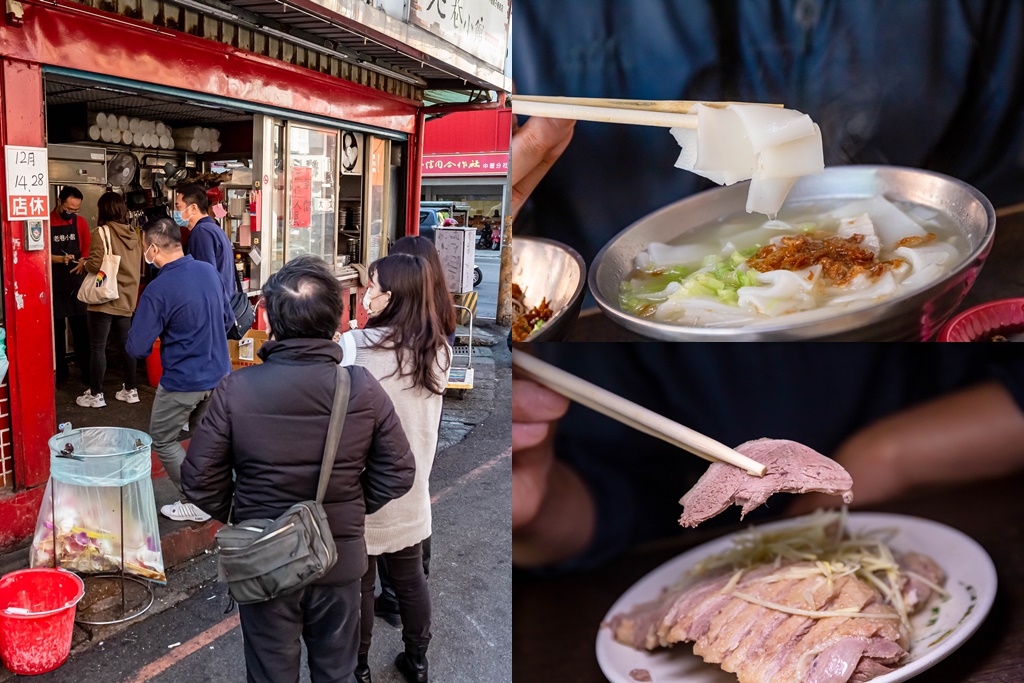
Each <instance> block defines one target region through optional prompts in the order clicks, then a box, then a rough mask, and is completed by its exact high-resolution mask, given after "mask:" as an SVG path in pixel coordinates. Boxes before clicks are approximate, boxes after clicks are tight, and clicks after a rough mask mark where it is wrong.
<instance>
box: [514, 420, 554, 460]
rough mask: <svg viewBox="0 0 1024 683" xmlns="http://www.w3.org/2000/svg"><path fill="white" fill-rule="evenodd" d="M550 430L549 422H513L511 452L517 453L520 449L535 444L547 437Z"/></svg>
mask: <svg viewBox="0 0 1024 683" xmlns="http://www.w3.org/2000/svg"><path fill="white" fill-rule="evenodd" d="M550 431H551V423H550V422H525V423H513V424H512V452H513V453H519V451H521V450H525V449H527V448H532V447H534V446H536V445H537V444H539V443H541V442H542V441H544V439H546V438H547V436H548V433H549V432H550ZM517 457H518V456H517Z"/></svg>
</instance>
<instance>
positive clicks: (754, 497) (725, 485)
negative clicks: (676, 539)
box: [679, 439, 853, 527]
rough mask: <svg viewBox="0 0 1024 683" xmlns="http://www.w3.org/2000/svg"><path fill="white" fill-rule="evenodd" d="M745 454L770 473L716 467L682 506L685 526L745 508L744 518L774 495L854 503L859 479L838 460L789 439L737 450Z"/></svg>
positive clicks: (750, 443)
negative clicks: (752, 473) (855, 482)
mask: <svg viewBox="0 0 1024 683" xmlns="http://www.w3.org/2000/svg"><path fill="white" fill-rule="evenodd" d="M736 450H737V451H739V452H740V453H742V454H743V455H745V456H747V457H749V458H751V459H753V460H756V461H757V462H759V463H761V464H762V465H764V466H765V467H766V468H767V471H766V472H765V475H764V476H763V477H760V478H758V477H751V476H749V475H748V474H747V473H746V472H744V471H743V470H741V469H739V468H737V467H733V466H732V465H727V464H725V463H713V464H712V465H711V466H710V467H708V469H707V471H706V472H705V473H704V475H703V476H702V477H701V478H700V479H699V480H698V481H697V483H696V484H695V485H694V487H693V488H692V489H690V490H689V491H688V492H687V493H686V495H684V496H683V498H682V500H680V501H679V502H680V503H682V505H683V514H682V517H680V518H679V523H680V524H681V525H682V526H685V527H692V526H697V525H698V524H700V523H701V522H703V521H705V520H708V519H710V518H712V517H714V516H715V515H717V514H720V513H721V512H723V511H725V509H726V508H728V507H729V506H730V505H741V506H742V507H743V510H742V515H746V514H747V513H748V512H750V511H751V510H753V509H754V508H756V507H758V506H760V505H763V504H764V502H765V501H766V500H768V497H769V496H771V495H772V494H773V493H781V492H785V493H810V492H812V491H813V492H819V493H826V494H829V495H834V496H842V498H843V502H844V503H849V502H851V501H852V500H853V493H852V492H851V488H852V487H853V479H852V478H851V477H850V475H849V473H848V472H847V471H846V470H844V469H843V468H842V466H841V465H840V464H839V463H837V462H836V461H834V460H832V459H830V458H826V457H825V456H824V455H822V454H821V453H818V452H817V451H815V450H814V449H812V448H808V447H807V446H804V445H803V444H799V443H797V442H795V441H786V440H784V439H757V440H755V441H748V442H746V443H745V444H742V445H740V446H737V447H736Z"/></svg>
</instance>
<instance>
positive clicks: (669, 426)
mask: <svg viewBox="0 0 1024 683" xmlns="http://www.w3.org/2000/svg"><path fill="white" fill-rule="evenodd" d="M512 365H514V366H516V367H517V368H519V369H520V370H522V371H523V372H525V373H526V374H527V375H529V376H530V378H531V379H533V380H534V381H535V382H537V383H538V384H543V385H544V386H546V387H547V388H548V389H551V390H552V391H554V392H555V393H558V394H561V395H562V396H565V397H566V398H568V399H571V400H573V401H576V402H577V403H579V404H581V405H584V406H586V407H588V408H590V409H591V410H595V411H597V412H599V413H601V414H602V415H606V416H608V417H610V418H612V419H613V420H617V421H618V422H621V423H622V424H624V425H627V426H629V427H632V428H633V429H636V430H638V431H641V432H643V433H644V434H649V435H651V436H653V437H656V438H658V439H661V440H662V441H665V442H667V443H670V444H672V445H673V446H676V447H677V448H681V449H683V450H685V451H689V452H690V453H693V454H694V455H698V456H700V457H702V458H704V459H705V460H710V461H711V462H716V461H721V462H725V463H728V464H730V465H733V466H735V467H739V468H740V469H742V470H746V471H747V472H748V473H750V474H752V475H754V476H755V477H763V476H764V473H765V466H764V465H762V464H761V463H759V462H757V461H756V460H753V459H751V458H748V457H747V456H745V455H743V454H742V453H738V452H736V451H735V450H733V449H731V448H729V447H728V446H726V445H725V444H722V443H719V442H718V441H715V440H714V439H712V438H711V437H709V436H704V435H703V434H701V433H700V432H697V431H694V430H692V429H690V428H689V427H684V426H683V425H681V424H679V423H678V422H673V421H672V420H670V419H668V418H667V417H665V416H664V415H659V414H657V413H655V412H654V411H652V410H648V409H647V408H644V407H643V406H640V405H637V404H636V403H633V402H632V401H629V400H627V399H625V398H622V397H621V396H618V395H616V394H613V393H612V392H610V391H608V390H607V389H602V388H601V387H599V386H597V385H595V384H591V383H590V382H588V381H586V380H584V379H580V378H579V377H577V376H576V375H573V374H571V373H568V372H566V371H565V370H562V369H561V368H556V367H555V366H554V365H551V364H550V363H546V362H544V361H542V360H540V359H539V358H535V357H533V356H530V355H528V354H526V353H523V352H522V351H517V350H513V351H512Z"/></svg>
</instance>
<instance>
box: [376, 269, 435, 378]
mask: <svg viewBox="0 0 1024 683" xmlns="http://www.w3.org/2000/svg"><path fill="white" fill-rule="evenodd" d="M368 272H369V275H370V277H371V278H373V279H374V281H376V283H377V284H378V285H379V286H380V289H381V291H382V292H391V299H390V301H388V305H387V306H386V307H385V308H384V310H382V311H381V312H380V315H378V316H376V317H374V318H370V321H369V322H368V323H367V324H366V326H367V327H370V328H381V329H382V331H383V334H382V335H381V337H380V339H378V340H377V341H375V342H374V343H372V344H371V347H372V348H384V349H389V350H393V351H394V352H395V354H396V355H397V356H398V369H397V370H396V371H395V373H393V375H392V376H394V374H397V375H398V376H399V377H409V378H411V380H412V383H413V385H415V386H418V387H422V388H424V389H426V390H428V391H430V392H433V393H435V394H442V393H444V390H445V375H446V374H447V371H448V367H447V366H446V365H441V364H440V362H439V360H438V351H439V350H440V349H441V348H443V347H445V346H447V340H446V339H445V335H444V333H443V332H442V324H441V317H440V316H439V315H438V312H437V306H436V304H435V299H434V293H435V291H436V290H435V289H434V269H433V268H431V266H430V264H429V263H427V260H426V259H425V258H423V257H421V256H413V255H412V254H391V255H390V256H385V257H384V258H382V259H380V260H378V261H374V262H373V263H371V264H370V268H369V270H368Z"/></svg>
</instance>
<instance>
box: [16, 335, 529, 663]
mask: <svg viewBox="0 0 1024 683" xmlns="http://www.w3.org/2000/svg"><path fill="white" fill-rule="evenodd" d="M506 334H507V331H505V330H502V329H500V328H496V327H493V326H487V325H484V326H481V327H479V328H477V329H475V330H474V340H473V341H474V350H473V366H474V368H475V369H476V381H475V384H474V388H473V389H472V390H469V391H468V392H466V394H465V396H463V397H462V398H455V397H447V396H446V397H445V400H444V408H443V411H442V416H441V432H440V438H439V441H438V454H439V455H440V454H441V453H443V452H444V451H446V450H448V449H451V448H452V447H453V446H455V445H457V444H459V443H460V442H462V441H463V440H464V439H465V438H466V437H467V436H468V435H469V434H470V433H471V432H472V431H473V429H474V428H476V427H477V426H479V425H481V424H483V423H484V422H485V421H487V419H488V418H489V417H490V416H492V415H494V414H495V413H496V412H498V411H504V412H505V413H508V412H509V411H510V409H511V406H510V405H505V404H506V403H507V402H508V400H507V397H505V398H501V399H500V403H501V405H498V403H499V400H498V398H496V397H497V382H498V378H497V371H496V363H495V361H496V357H495V356H496V354H497V356H498V357H499V358H501V359H503V360H501V361H499V362H500V363H501V365H502V366H503V367H504V368H505V369H504V372H505V373H506V374H507V372H508V370H507V366H508V359H507V358H506V356H508V352H507V350H506V349H505V348H504V345H505V335H506ZM460 341H463V340H460V339H457V340H456V343H457V344H458V343H459V342H460ZM463 343H465V342H464V341H463ZM498 344H500V345H501V348H493V347H494V346H496V345H498ZM119 374H120V373H119V372H117V371H116V370H114V372H113V373H111V372H108V378H110V381H108V382H107V386H105V387H104V390H105V392H106V395H107V396H110V397H113V395H114V393H115V392H116V391H117V389H120V381H119V380H116V379H113V378H111V375H113V376H115V377H116V376H119ZM142 379H144V376H142V375H140V380H142ZM70 385H71V382H68V383H66V384H65V385H64V386H63V387H60V388H58V417H59V418H60V421H61V422H65V421H69V420H70V421H71V422H72V423H73V425H74V426H75V427H83V426H109V425H116V426H122V427H129V428H132V429H139V430H141V431H147V430H148V423H149V411H150V407H151V405H152V400H153V396H154V394H155V390H154V389H153V388H151V387H148V386H140V388H139V395H140V398H141V399H142V400H141V402H140V403H138V404H133V405H128V404H126V403H122V402H119V401H115V400H111V401H110V402H109V403H108V404H107V407H106V408H102V409H88V408H81V407H79V406H77V405H75V403H74V397H75V396H76V395H78V394H79V393H80V391H78V389H79V388H80V387H77V386H75V387H72V386H70ZM504 393H505V394H507V393H508V392H507V391H505V392H504ZM61 404H63V405H61ZM187 437H188V433H187V432H183V433H182V438H183V439H187ZM186 445H187V444H186ZM506 447H507V446H506ZM153 491H154V496H155V498H156V505H157V508H159V507H160V506H162V505H165V504H168V503H173V502H174V501H176V500H178V498H179V494H178V491H177V489H176V488H175V487H174V485H173V484H171V482H170V481H169V480H168V479H167V476H166V474H165V473H164V472H163V470H162V468H160V467H159V461H158V460H157V459H156V458H155V456H154V474H153ZM158 518H159V525H160V539H161V547H162V551H163V556H164V566H165V569H166V571H167V578H168V582H167V585H166V586H159V585H153V592H154V596H155V601H154V603H153V606H152V607H151V608H150V610H149V611H148V612H146V614H144V615H142V616H141V617H139V618H137V619H134V620H132V621H129V622H126V623H125V624H120V625H113V626H83V625H79V624H76V626H75V635H74V641H73V645H72V647H73V651H74V652H84V651H85V650H88V649H90V648H91V647H93V646H94V645H95V644H97V643H101V642H103V641H104V640H108V639H109V638H111V637H113V636H115V635H116V634H118V633H120V632H122V631H124V630H125V629H128V628H131V627H133V626H135V625H136V624H139V623H141V622H142V621H144V620H148V619H151V618H152V617H154V616H156V615H158V614H161V613H162V612H165V611H166V610H168V609H170V608H171V607H173V606H175V605H177V604H178V603H180V602H181V601H183V600H186V599H188V598H189V596H190V595H192V594H193V593H194V592H195V591H196V590H198V589H199V587H200V586H202V585H203V584H205V583H209V582H210V581H213V580H215V578H216V556H215V554H214V552H213V549H214V534H215V533H216V530H217V529H218V528H219V527H220V524H219V523H217V522H213V521H211V522H206V523H204V524H196V523H192V522H175V521H172V520H169V519H166V518H164V517H163V516H162V515H158ZM27 566H28V544H25V545H23V546H22V547H20V548H18V549H16V550H13V551H11V552H8V553H6V554H4V555H0V575H2V574H5V573H7V572H10V571H14V570H16V569H22V568H25V567H27ZM118 605H119V601H118ZM115 616H116V615H115ZM13 678H14V675H13V674H10V673H9V672H7V671H6V670H5V669H3V668H2V667H0V683H3V682H4V681H8V680H12V679H13Z"/></svg>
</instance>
